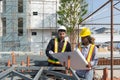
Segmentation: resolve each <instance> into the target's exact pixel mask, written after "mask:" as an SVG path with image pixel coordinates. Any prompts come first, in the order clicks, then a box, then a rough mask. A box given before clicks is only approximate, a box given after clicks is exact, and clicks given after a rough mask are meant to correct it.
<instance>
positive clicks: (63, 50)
mask: <svg viewBox="0 0 120 80" xmlns="http://www.w3.org/2000/svg"><path fill="white" fill-rule="evenodd" d="M66 45H67V41H65V42H64V45H63V48H62V51H61V52H65V49H66Z"/></svg>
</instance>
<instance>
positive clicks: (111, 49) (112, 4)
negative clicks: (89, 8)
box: [110, 0, 113, 80]
mask: <svg viewBox="0 0 120 80" xmlns="http://www.w3.org/2000/svg"><path fill="white" fill-rule="evenodd" d="M110 1H111V80H113V0H110Z"/></svg>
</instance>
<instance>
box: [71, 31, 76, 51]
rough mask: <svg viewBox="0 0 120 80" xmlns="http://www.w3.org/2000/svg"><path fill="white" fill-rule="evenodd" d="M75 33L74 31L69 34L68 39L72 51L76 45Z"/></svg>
mask: <svg viewBox="0 0 120 80" xmlns="http://www.w3.org/2000/svg"><path fill="white" fill-rule="evenodd" d="M77 36H78V35H77V33H76V32H75V31H74V32H72V33H70V35H69V38H70V43H71V49H72V51H73V50H74V48H75V46H76V44H77Z"/></svg>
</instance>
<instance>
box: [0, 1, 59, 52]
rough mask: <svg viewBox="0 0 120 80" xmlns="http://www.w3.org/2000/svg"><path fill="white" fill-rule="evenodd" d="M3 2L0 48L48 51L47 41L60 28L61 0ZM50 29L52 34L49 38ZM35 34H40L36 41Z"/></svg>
mask: <svg viewBox="0 0 120 80" xmlns="http://www.w3.org/2000/svg"><path fill="white" fill-rule="evenodd" d="M0 2H1V3H2V5H1V8H2V12H1V19H2V23H3V24H2V25H1V27H2V28H3V29H1V30H2V31H3V32H2V36H1V44H2V47H1V49H0V51H32V52H34V53H38V52H44V51H45V48H46V45H47V43H48V41H47V40H49V39H50V38H51V37H52V34H51V33H52V32H55V31H56V28H57V14H56V11H57V8H58V7H57V4H58V2H57V0H51V1H49V0H45V1H44V0H43V1H40V0H1V1H0ZM35 6H37V9H35V8H34V7H35ZM35 21H36V22H35ZM47 30H48V31H49V33H48V34H50V35H48V36H47V37H45V36H46V32H48V31H47ZM37 31H38V32H37ZM37 33H39V34H37ZM34 35H35V36H36V37H38V38H37V40H36V41H32V40H34V37H33V36H34ZM37 35H39V36H37ZM35 39H36V38H35Z"/></svg>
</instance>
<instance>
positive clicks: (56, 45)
mask: <svg viewBox="0 0 120 80" xmlns="http://www.w3.org/2000/svg"><path fill="white" fill-rule="evenodd" d="M66 46H67V41H66V40H65V41H64V44H63V47H62V51H61V52H65V49H66ZM54 53H58V38H55V40H54ZM48 62H49V63H52V64H60V62H59V61H55V60H52V59H48Z"/></svg>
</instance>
